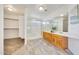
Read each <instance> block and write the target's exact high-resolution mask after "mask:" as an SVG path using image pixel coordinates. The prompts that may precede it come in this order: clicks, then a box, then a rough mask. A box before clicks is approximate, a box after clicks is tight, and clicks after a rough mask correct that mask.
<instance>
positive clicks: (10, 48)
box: [4, 38, 24, 55]
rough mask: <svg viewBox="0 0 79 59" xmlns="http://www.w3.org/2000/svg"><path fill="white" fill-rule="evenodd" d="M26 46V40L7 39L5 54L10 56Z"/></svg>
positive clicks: (5, 41)
mask: <svg viewBox="0 0 79 59" xmlns="http://www.w3.org/2000/svg"><path fill="white" fill-rule="evenodd" d="M23 45H24V39H20V38H16V39H5V40H4V54H5V55H10V54H12V53H13V52H15V51H16V50H18V49H19V48H20V47H22V46H23Z"/></svg>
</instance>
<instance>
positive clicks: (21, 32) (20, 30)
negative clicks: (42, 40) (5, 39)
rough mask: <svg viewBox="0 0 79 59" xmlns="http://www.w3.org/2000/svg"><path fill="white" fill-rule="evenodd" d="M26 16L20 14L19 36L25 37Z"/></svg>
mask: <svg viewBox="0 0 79 59" xmlns="http://www.w3.org/2000/svg"><path fill="white" fill-rule="evenodd" d="M24 29H25V28H24V16H19V37H21V38H23V39H24V35H25V32H24Z"/></svg>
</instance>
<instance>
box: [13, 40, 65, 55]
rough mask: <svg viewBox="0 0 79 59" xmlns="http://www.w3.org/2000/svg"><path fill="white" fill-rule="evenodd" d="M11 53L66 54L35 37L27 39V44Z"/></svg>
mask: <svg viewBox="0 0 79 59" xmlns="http://www.w3.org/2000/svg"><path fill="white" fill-rule="evenodd" d="M13 55H67V53H66V52H65V51H63V50H61V49H58V48H56V47H55V46H53V45H51V44H49V43H48V42H47V41H45V40H43V39H35V40H28V43H27V45H24V46H23V47H22V48H20V49H19V50H17V51H16V52H14V53H13Z"/></svg>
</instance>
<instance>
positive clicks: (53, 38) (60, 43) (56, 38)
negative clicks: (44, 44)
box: [43, 32, 68, 49]
mask: <svg viewBox="0 0 79 59" xmlns="http://www.w3.org/2000/svg"><path fill="white" fill-rule="evenodd" d="M43 38H44V39H45V40H47V41H48V42H50V43H51V44H53V45H55V46H56V47H59V48H62V49H67V48H68V38H67V37H64V36H61V35H58V34H52V33H48V32H43Z"/></svg>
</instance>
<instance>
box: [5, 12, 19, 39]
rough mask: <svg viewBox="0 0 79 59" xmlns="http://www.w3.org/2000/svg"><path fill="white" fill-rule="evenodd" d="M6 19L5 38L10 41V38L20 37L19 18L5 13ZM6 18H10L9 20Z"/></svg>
mask: <svg viewBox="0 0 79 59" xmlns="http://www.w3.org/2000/svg"><path fill="white" fill-rule="evenodd" d="M4 18H5V19H4V38H5V39H8V38H16V37H19V17H18V15H16V14H8V13H7V14H6V13H5V15H4ZM6 18H9V20H8V19H6ZM11 19H13V20H11ZM15 19H17V20H15ZM10 28H11V29H10ZM12 28H13V29H12Z"/></svg>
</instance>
